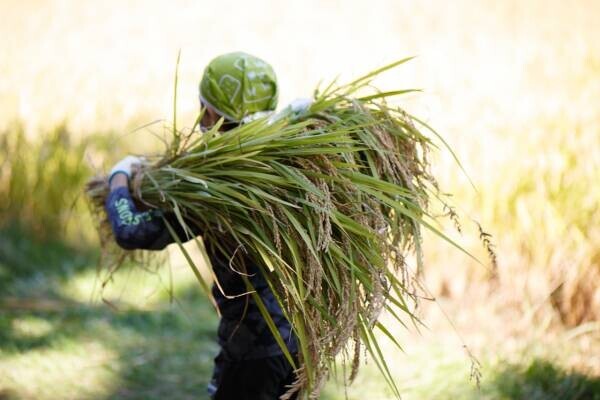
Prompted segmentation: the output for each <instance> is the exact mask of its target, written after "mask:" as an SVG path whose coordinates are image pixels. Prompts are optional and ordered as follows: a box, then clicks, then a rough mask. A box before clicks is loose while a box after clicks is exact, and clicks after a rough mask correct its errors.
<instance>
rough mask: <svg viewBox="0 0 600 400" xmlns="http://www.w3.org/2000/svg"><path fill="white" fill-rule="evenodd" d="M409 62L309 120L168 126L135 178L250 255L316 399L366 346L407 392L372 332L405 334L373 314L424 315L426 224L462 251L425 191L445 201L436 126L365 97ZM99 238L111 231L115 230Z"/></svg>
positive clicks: (305, 394)
mask: <svg viewBox="0 0 600 400" xmlns="http://www.w3.org/2000/svg"><path fill="white" fill-rule="evenodd" d="M405 61H407V60H401V61H399V62H396V63H393V64H390V65H388V66H386V67H383V68H380V69H379V70H377V71H374V72H372V73H369V74H367V75H365V76H363V77H361V78H359V79H357V80H355V81H353V82H351V83H350V84H347V85H341V86H338V85H336V84H335V83H332V84H331V85H329V86H328V87H327V88H325V90H324V91H322V92H319V91H316V92H315V93H316V94H315V96H316V97H315V99H314V103H313V104H312V106H311V107H310V110H309V112H308V113H307V114H306V115H303V116H301V117H287V118H280V119H278V120H275V121H273V120H269V119H267V118H262V119H258V120H255V121H252V122H250V123H248V124H245V125H242V126H239V127H237V128H235V129H232V130H229V131H226V132H221V131H220V130H219V124H217V126H215V127H213V128H212V129H210V130H208V131H207V132H204V133H201V134H200V133H198V132H197V131H194V129H192V132H190V133H182V132H177V131H176V129H174V130H173V140H172V142H171V143H170V145H169V148H168V149H166V151H165V153H164V154H165V155H164V156H162V157H156V158H154V159H150V163H149V164H148V165H145V166H144V167H143V168H142V169H141V170H140V171H139V172H138V173H137V174H136V175H135V177H134V179H132V188H131V189H132V192H133V193H134V195H135V197H136V200H137V201H138V202H139V203H140V204H141V205H144V206H145V207H150V208H160V209H162V210H165V211H167V212H173V213H175V214H176V215H177V217H178V220H179V221H180V223H181V224H182V225H184V226H186V221H193V222H194V223H195V224H197V225H198V226H200V227H201V228H202V229H203V232H204V235H203V240H204V242H205V243H206V244H207V247H211V248H213V249H215V251H217V252H221V253H222V254H223V255H225V256H226V257H228V258H230V259H231V264H232V267H233V268H235V269H236V270H238V271H244V270H245V269H244V266H243V265H240V262H239V260H240V259H239V258H238V257H234V256H232V254H235V252H236V251H238V249H243V250H244V251H245V252H247V253H248V254H249V255H250V256H251V258H252V259H253V260H254V261H255V263H256V265H257V266H258V268H259V270H260V271H261V273H262V274H263V275H264V277H265V278H266V280H267V283H268V284H269V286H270V287H271V289H272V290H273V292H274V294H275V297H276V298H277V301H278V302H279V304H280V305H281V307H282V309H283V311H284V313H285V315H286V317H287V318H288V320H289V321H290V322H291V324H292V326H293V329H294V332H295V334H296V336H297V338H298V341H299V347H300V349H301V350H300V354H299V360H300V364H299V365H297V367H298V368H297V381H296V382H295V384H294V385H293V387H292V389H291V391H290V393H288V394H291V393H292V392H294V391H300V392H301V396H302V398H318V396H319V392H320V388H321V387H322V385H323V383H324V382H325V381H326V379H327V377H328V376H329V374H330V371H331V370H332V368H333V367H334V365H335V361H336V357H337V356H338V355H344V354H348V353H349V354H351V355H350V356H348V357H342V362H343V363H347V364H349V365H348V367H349V368H347V370H349V371H350V375H349V380H350V381H352V379H354V377H355V376H356V374H357V371H358V368H359V361H360V352H361V349H365V350H366V351H367V352H368V353H369V354H370V356H371V358H372V359H373V360H374V362H375V364H376V365H377V366H378V367H379V369H380V371H381V372H382V374H383V376H384V377H385V379H386V381H387V382H388V384H389V385H390V387H391V388H392V390H393V391H394V393H395V394H396V395H398V396H399V390H398V388H397V387H396V386H395V384H394V380H393V377H392V375H391V373H390V370H389V368H388V366H387V364H386V361H385V358H384V355H383V352H382V351H381V348H380V346H379V343H378V341H377V338H376V336H375V334H374V331H375V329H376V328H377V329H378V330H379V331H381V332H382V333H383V334H384V335H386V336H387V337H389V338H390V339H391V340H392V341H393V342H394V343H396V345H398V347H400V345H399V344H398V343H397V341H396V340H395V339H394V337H393V335H392V334H391V333H390V329H388V328H387V327H386V326H384V325H383V323H382V322H380V321H379V320H378V319H379V316H380V314H381V312H382V311H383V310H387V311H388V312H390V313H391V314H392V315H393V316H394V317H395V318H396V319H397V320H398V321H400V322H401V323H403V324H404V322H403V318H402V315H404V316H407V317H408V318H410V319H411V320H412V321H413V323H418V318H417V317H416V316H415V315H414V314H413V313H412V311H411V307H410V306H409V304H410V302H411V301H412V300H415V299H416V297H417V296H416V295H415V293H414V292H413V290H414V289H412V288H411V285H410V282H411V281H412V280H413V279H414V277H412V276H411V274H410V272H409V271H408V269H407V268H406V264H405V259H406V257H407V256H408V255H409V254H410V253H411V252H414V251H416V252H417V254H418V255H419V257H418V259H419V260H420V259H421V256H420V241H421V229H422V228H426V229H430V230H432V231H433V232H434V233H436V234H437V235H438V236H440V237H441V238H442V239H444V240H448V241H449V242H451V243H452V244H454V245H455V246H457V247H458V248H459V249H461V250H462V251H464V250H463V249H462V248H461V247H460V246H459V245H457V244H456V243H455V242H453V241H452V240H451V239H450V238H448V237H447V236H445V235H444V234H443V233H442V232H441V231H439V230H438V229H437V228H435V226H434V221H435V217H434V216H432V215H430V214H429V212H428V208H429V202H430V200H431V199H435V200H436V201H442V200H441V199H440V197H439V196H437V183H436V182H435V179H434V178H433V177H432V175H431V174H430V171H429V163H428V159H427V154H428V152H429V151H430V150H431V148H432V147H433V146H434V145H433V143H432V140H431V139H430V138H429V137H428V136H427V135H426V134H425V132H426V131H428V132H429V133H433V134H434V135H436V136H437V135H438V134H437V133H435V132H434V131H433V130H431V129H429V128H428V126H427V125H426V124H424V123H423V122H421V121H420V120H418V119H416V118H415V117H413V116H411V115H410V114H408V113H406V112H405V111H404V110H402V109H400V108H398V107H393V106H390V105H388V103H387V102H386V99H387V98H388V97H390V96H393V95H399V94H403V93H407V92H409V91H406V90H404V91H403V90H401V91H392V92H377V93H375V94H367V95H362V96H361V95H358V93H362V92H364V91H365V90H368V89H369V88H370V87H371V86H370V82H371V80H372V79H373V78H375V77H376V76H377V75H378V74H379V73H381V72H383V71H385V70H388V69H390V68H393V67H395V66H396V65H399V64H401V63H403V62H405ZM198 120H199V119H198ZM198 120H197V121H198ZM197 121H196V122H197ZM221 122H222V121H221ZM442 142H443V139H442ZM107 194H108V186H107V183H106V178H96V179H94V180H92V181H90V183H89V185H88V195H89V197H90V198H91V200H92V203H93V204H95V205H96V207H97V208H98V209H101V208H102V207H103V204H104V200H105V198H106V196H107ZM452 218H454V215H453V216H452ZM223 237H227V238H229V240H227V241H224V240H223ZM104 238H105V240H104V243H108V242H110V233H109V231H105V235H104ZM177 243H178V245H179V246H180V247H181V242H180V240H179V239H177ZM224 243H227V244H224ZM181 248H182V247H181ZM488 248H490V247H489V246H488ZM182 250H183V248H182ZM186 259H188V262H189V263H190V266H191V267H192V268H193V269H194V270H196V267H195V265H194V262H193V260H191V259H190V257H189V255H186ZM419 264H421V262H419ZM241 276H242V278H243V279H244V280H245V282H246V284H247V285H248V290H249V291H250V292H252V295H253V298H254V300H255V302H256V303H257V305H258V306H259V309H260V310H261V313H262V315H263V317H264V318H265V320H266V322H267V325H268V326H269V328H270V329H271V331H272V333H273V335H274V336H275V338H276V339H277V341H278V342H279V343H280V345H281V347H282V349H283V350H284V352H285V354H286V356H287V357H288V359H289V360H290V362H291V363H292V364H293V360H292V357H291V355H290V354H288V353H287V349H285V346H283V341H282V339H281V337H280V336H279V332H278V331H277V329H275V327H274V324H273V321H272V320H271V318H270V316H269V314H268V313H267V312H266V309H265V308H264V307H261V304H262V303H261V301H260V298H259V297H258V295H256V293H254V291H253V288H252V287H251V284H250V282H249V280H248V279H247V278H246V277H245V276H244V275H243V274H242V275H241ZM201 285H202V286H203V287H204V289H205V290H206V286H205V285H206V283H204V282H201ZM411 299H412V300H411ZM344 370H346V369H345V368H344Z"/></svg>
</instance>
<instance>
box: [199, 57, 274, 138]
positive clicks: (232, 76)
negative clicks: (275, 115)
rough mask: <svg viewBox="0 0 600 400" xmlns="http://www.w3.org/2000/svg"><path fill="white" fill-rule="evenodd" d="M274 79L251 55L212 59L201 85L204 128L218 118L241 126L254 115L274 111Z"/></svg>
mask: <svg viewBox="0 0 600 400" xmlns="http://www.w3.org/2000/svg"><path fill="white" fill-rule="evenodd" d="M277 94H278V93H277V78H276V76H275V72H274V71H273V68H272V67H271V66H270V65H269V64H267V63H266V62H265V61H263V60H261V59H260V58H258V57H254V56H252V55H250V54H246V53H242V52H237V53H228V54H223V55H221V56H218V57H216V58H215V59H213V60H212V61H211V62H210V63H209V64H208V65H207V66H206V69H205V70H204V74H203V76H202V80H201V81H200V102H201V103H202V105H204V106H205V107H206V108H207V111H206V113H205V115H204V118H203V120H202V125H203V126H211V125H213V124H214V123H215V122H216V121H217V120H218V119H219V118H220V117H225V119H226V121H227V122H232V123H235V124H237V123H240V122H241V121H242V119H243V118H245V117H248V116H249V115H251V114H254V113H257V112H265V111H273V110H275V108H276V107H277Z"/></svg>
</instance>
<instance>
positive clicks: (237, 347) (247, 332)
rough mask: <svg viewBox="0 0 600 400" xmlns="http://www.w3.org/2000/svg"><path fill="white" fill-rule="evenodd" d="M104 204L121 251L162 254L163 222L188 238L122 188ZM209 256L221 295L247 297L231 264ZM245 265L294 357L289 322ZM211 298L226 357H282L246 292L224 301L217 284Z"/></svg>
mask: <svg viewBox="0 0 600 400" xmlns="http://www.w3.org/2000/svg"><path fill="white" fill-rule="evenodd" d="M105 206H106V211H107V214H108V218H109V220H110V223H111V225H112V230H113V233H114V236H115V240H116V241H117V243H118V244H119V246H121V247H122V248H124V249H128V250H132V249H146V250H160V249H163V248H165V247H166V246H167V245H168V244H169V243H173V242H174V241H175V240H174V238H173V237H172V236H171V234H170V233H169V230H168V229H167V227H166V225H165V222H164V219H163V218H165V219H166V220H167V221H168V223H169V225H170V226H171V227H172V228H173V229H174V231H175V232H176V233H177V236H178V237H179V238H180V239H181V240H182V241H187V240H189V239H191V238H187V236H186V234H185V232H184V230H183V228H182V227H181V225H180V224H179V223H178V222H177V218H176V217H175V216H174V215H173V214H169V213H162V212H161V211H160V210H151V211H138V210H137V208H136V206H135V204H134V203H133V201H132V199H131V195H130V194H129V190H128V189H127V188H125V187H121V188H117V189H115V190H113V191H112V192H111V193H110V194H109V196H108V198H107V199H106V205H105ZM193 230H194V232H193V233H194V234H196V235H201V233H202V232H201V231H200V230H199V229H197V228H196V227H193ZM207 252H208V256H209V258H210V261H211V263H212V266H213V270H214V272H215V275H216V277H217V279H218V281H219V283H220V285H221V287H222V289H223V292H224V293H225V294H226V295H227V296H235V295H238V294H243V293H246V292H247V290H246V286H245V284H244V281H243V279H242V278H241V276H240V275H239V274H238V273H237V272H235V271H233V270H232V269H231V268H230V266H229V260H228V259H225V257H223V256H221V255H219V254H217V253H216V252H212V251H211V250H210V248H209V247H208V246H207ZM245 264H246V266H247V273H248V274H249V275H250V277H249V280H250V282H251V283H252V285H253V286H254V288H255V289H256V291H257V292H258V294H259V296H260V298H261V299H262V301H263V303H264V304H265V307H266V309H267V310H268V312H269V314H270V315H271V318H272V319H273V321H274V322H275V325H276V326H277V328H278V329H279V332H280V333H281V337H282V338H283V340H284V341H285V342H286V344H287V347H288V349H289V351H290V352H291V353H292V354H293V353H296V352H297V351H298V349H297V343H296V339H295V337H294V335H293V334H292V329H291V326H290V323H289V322H288V321H287V320H286V318H285V317H284V315H283V312H282V311H281V308H280V307H279V304H277V301H276V300H275V297H274V296H273V293H272V292H271V290H270V288H269V286H268V285H267V283H266V281H265V279H264V277H263V276H262V274H261V272H260V271H259V270H258V268H257V267H256V266H255V265H254V264H253V263H252V262H251V261H250V260H246V262H245ZM212 294H213V296H214V298H215V300H216V302H217V306H218V307H219V311H220V312H221V315H222V318H221V321H220V322H219V330H218V339H219V344H220V345H221V348H222V350H223V353H224V354H225V355H226V356H227V357H228V358H229V359H231V360H247V359H254V358H263V357H271V356H276V355H281V354H282V351H281V348H280V347H279V345H278V344H277V342H276V341H275V338H274V337H273V334H272V333H271V331H270V330H269V328H268V327H267V324H266V322H265V321H264V319H263V317H262V315H261V314H260V311H259V310H258V307H257V305H256V304H255V302H254V300H253V299H252V296H251V295H250V294H245V295H242V296H238V297H234V298H227V297H226V296H225V295H223V293H221V290H219V289H218V288H217V286H216V285H213V288H212Z"/></svg>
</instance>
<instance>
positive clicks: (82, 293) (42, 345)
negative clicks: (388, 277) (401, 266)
mask: <svg viewBox="0 0 600 400" xmlns="http://www.w3.org/2000/svg"><path fill="white" fill-rule="evenodd" d="M1 237H2V239H3V240H2V242H1V243H2V244H3V247H2V248H1V251H0V265H1V266H2V268H3V269H4V271H15V270H16V269H17V268H18V269H19V271H20V272H19V273H18V274H14V276H13V275H11V276H12V278H11V279H10V280H9V281H5V280H2V283H3V289H2V292H1V294H0V399H2V400H7V399H14V400H16V399H21V400H24V399H41V400H45V399H127V400H129V399H165V398H168V399H201V400H202V399H207V396H206V390H205V387H206V383H207V381H208V379H209V377H210V374H211V370H212V358H213V357H214V356H215V355H216V352H217V346H216V341H215V340H216V324H217V318H216V315H215V313H214V311H213V310H212V307H211V306H210V304H209V303H208V302H207V301H206V299H205V298H204V297H203V296H202V295H201V294H200V291H199V289H198V288H197V286H196V283H195V281H194V277H193V276H192V274H191V272H190V271H189V270H188V269H187V268H186V266H185V265H183V264H182V265H177V264H175V265H174V266H173V269H172V271H173V275H172V277H173V278H172V281H171V282H172V284H170V283H169V282H170V281H169V269H168V268H167V267H165V268H163V269H162V270H160V271H159V272H158V273H152V272H146V271H143V270H141V269H140V268H133V267H132V266H131V265H127V266H125V267H124V270H123V271H120V272H119V273H118V274H117V275H116V276H115V281H114V282H113V283H111V284H110V285H109V286H108V287H107V288H106V289H105V290H104V292H103V296H104V297H105V298H106V299H107V300H109V301H110V302H111V304H112V305H113V306H115V307H116V308H117V309H116V310H115V309H113V308H112V307H111V306H108V305H107V304H105V303H103V302H102V301H100V296H99V295H98V290H97V289H98V282H97V278H96V272H95V265H96V254H95V253H94V252H93V251H89V252H85V251H82V250H74V249H73V248H72V247H70V246H67V245H64V244H60V243H59V242H54V243H52V242H36V241H33V240H31V239H29V238H28V236H26V235H25V233H24V231H23V230H16V229H13V230H9V231H6V230H5V231H2V233H1ZM11 246H14V247H15V249H12V250H11V249H10V247H11ZM17 248H18V249H20V250H24V251H23V252H22V253H21V254H22V255H28V254H29V256H26V257H22V258H20V259H19V260H18V262H17V261H16V258H15V257H7V255H10V254H15V253H14V252H15V251H16V249H17ZM7 249H8V250H9V251H7ZM11 251H12V253H11ZM40 254H48V255H49V256H48V258H47V262H46V263H45V264H44V259H43V258H41V256H40ZM94 288H96V290H94ZM171 295H172V296H173V297H174V299H175V300H171V297H172V296H171ZM399 332H402V328H400V329H399ZM443 335H444V333H436V332H430V333H429V336H432V337H433V341H428V340H420V339H419V340H415V339H414V337H413V339H412V341H411V343H406V341H405V343H406V344H407V353H406V354H402V353H399V352H397V351H396V352H391V351H390V352H387V354H388V361H389V363H390V367H391V368H392V373H393V375H394V376H395V377H396V380H397V383H398V386H399V387H400V390H401V392H402V394H403V398H404V399H407V400H411V399H415V400H416V399H433V400H436V399H439V400H443V399H450V398H452V399H464V400H475V399H502V400H521V399H522V400H525V399H534V400H535V399H556V400H558V399H561V400H562V399H566V400H589V399H591V400H594V399H599V398H600V378H599V377H594V376H593V375H585V374H582V373H579V372H575V371H571V370H570V369H568V368H566V367H565V366H564V359H565V357H567V356H569V354H567V352H566V350H565V349H564V348H558V347H557V348H553V347H549V346H543V345H538V346H530V345H529V344H528V342H527V341H528V340H531V338H521V340H520V342H519V343H520V345H519V346H517V347H515V348H514V349H512V350H506V349H500V348H495V347H491V348H488V349H486V350H485V351H482V353H481V354H478V357H480V358H481V361H482V367H481V371H482V373H483V380H482V383H481V389H480V390H478V389H477V388H476V386H475V384H474V383H473V382H470V381H469V367H470V364H469V361H468V359H467V358H466V357H465V356H464V354H463V353H462V351H461V348H460V346H453V345H447V344H444V343H443V342H441V341H440V339H441V338H442V337H443ZM383 341H385V339H383ZM382 343H383V342H382ZM347 395H348V399H350V400H353V399H356V400H357V399H365V398H369V399H374V400H377V399H386V400H387V399H392V398H393V395H392V393H391V392H390V390H389V388H388V387H387V385H386V383H385V381H384V379H383V378H382V377H381V375H380V374H379V373H378V371H377V369H376V367H375V366H374V365H373V364H372V363H369V364H368V365H367V366H366V368H363V370H362V372H361V373H360V374H359V376H358V377H357V379H356V381H355V383H354V384H353V385H352V386H351V387H350V388H348V389H347ZM321 398H322V399H324V400H342V399H344V398H345V390H344V389H343V386H341V385H339V384H336V383H335V382H330V383H329V384H328V385H326V388H325V390H324V392H323V394H322V397H321Z"/></svg>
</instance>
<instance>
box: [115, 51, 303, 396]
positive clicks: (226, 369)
mask: <svg viewBox="0 0 600 400" xmlns="http://www.w3.org/2000/svg"><path fill="white" fill-rule="evenodd" d="M277 94H278V93H277V80H276V77H275V73H274V72H273V69H272V68H271V66H270V65H269V64H267V63H266V62H264V61H263V60H261V59H259V58H257V57H254V56H251V55H249V54H245V53H230V54H224V55H221V56H219V57H217V58H215V59H214V60H212V61H211V62H210V63H209V64H208V66H207V67H206V69H205V71H204V75H203V76H202V80H201V82H200V102H201V105H202V106H204V107H205V108H206V112H205V114H204V116H203V118H202V121H201V128H202V129H203V130H204V129H207V128H210V127H211V126H212V125H214V124H215V123H216V122H217V121H218V120H219V119H220V118H221V117H223V118H224V119H225V123H224V124H223V126H222V128H221V129H223V130H227V129H231V128H233V127H235V126H238V125H239V124H240V123H242V122H243V120H244V118H250V119H251V118H252V115H255V114H256V113H265V112H272V111H273V110H275V108H276V106H277ZM301 107H306V102H304V103H302V105H301ZM139 163H141V160H140V159H139V158H137V157H134V156H128V157H126V158H124V159H123V160H121V161H120V162H119V163H117V164H116V165H115V166H114V167H113V169H112V171H111V174H110V177H109V185H110V190H111V191H110V195H109V196H108V198H107V201H106V211H107V213H108V216H109V220H110V222H111V225H112V229H113V232H114V236H115V239H116V241H117V243H118V244H119V245H120V246H121V247H123V248H125V249H147V250H160V249H163V248H164V247H165V246H166V245H168V244H169V243H172V242H173V241H174V239H173V238H172V237H171V235H170V233H169V231H168V229H167V228H166V226H165V223H164V221H163V218H162V216H164V217H165V218H166V219H167V221H169V224H170V225H171V226H172V227H174V228H175V231H176V233H177V235H178V236H179V237H180V238H181V239H182V240H188V239H190V238H188V237H186V234H185V233H184V231H183V228H182V227H181V226H180V224H179V223H178V222H177V219H176V218H175V217H174V216H173V215H172V214H169V213H163V212H162V211H160V210H151V211H144V212H141V211H138V210H137V209H136V207H135V205H134V203H133V201H132V198H131V194H130V193H129V189H128V179H129V178H131V170H132V166H133V165H135V164H139ZM190 227H191V228H192V230H193V231H194V233H195V234H198V235H200V234H201V233H202V232H201V231H200V229H198V227H197V226H195V225H194V224H193V221H192V222H190ZM222 244H223V245H225V246H227V248H228V249H229V248H230V249H231V254H232V255H233V253H234V251H235V244H234V241H233V239H232V238H230V237H223V241H222ZM207 251H208V253H209V257H210V259H211V263H212V266H213V268H214V272H215V275H216V277H217V279H218V281H219V283H220V286H221V289H222V291H221V290H219V289H218V288H217V287H216V286H215V285H213V288H212V294H213V296H214V298H215V300H216V302H217V305H218V307H219V311H220V313H221V316H222V318H221V320H220V322H219V328H218V342H219V345H220V348H221V349H220V352H219V354H218V356H217V357H216V358H215V367H214V373H213V377H212V380H211V382H210V384H209V386H208V391H209V394H210V396H211V398H212V399H215V400H222V399H227V400H229V399H236V400H244V399H248V400H263V399H264V400H273V399H277V398H279V396H281V395H282V394H284V393H285V392H286V391H287V388H286V386H287V385H290V384H291V383H292V382H293V381H294V378H295V374H294V371H293V368H292V366H291V365H290V364H289V362H288V361H287V359H286V358H285V356H284V355H283V352H282V350H281V348H280V347H279V345H278V344H277V342H276V341H275V338H274V337H273V334H272V333H271V331H270V330H269V328H268V327H267V324H266V323H265V321H264V319H263V317H262V315H261V314H260V312H259V310H258V307H257V305H256V304H255V303H254V301H253V299H252V296H251V295H250V294H244V293H246V292H247V290H246V287H245V284H244V281H243V280H242V278H241V276H240V275H239V274H238V273H237V272H234V271H233V270H232V269H231V268H230V266H229V258H227V257H223V256H222V255H221V254H219V253H218V252H216V251H214V250H213V249H210V248H207ZM239 253H242V252H238V254H239ZM241 256H242V257H247V256H244V255H241ZM244 262H245V265H246V266H247V271H246V272H247V274H248V275H250V277H249V279H250V282H251V283H252V285H253V286H254V288H255V289H256V291H257V292H258V294H259V295H260V298H261V299H262V301H263V302H264V304H265V306H266V308H267V310H268V312H269V314H270V315H271V317H272V318H273V321H274V322H275V325H276V326H277V328H278V330H279V332H280V334H281V337H282V338H283V339H284V341H285V343H286V345H287V348H288V350H289V352H290V354H293V355H295V354H296V353H297V352H298V348H297V343H296V339H295V337H294V335H293V333H292V330H291V326H290V323H289V322H288V321H287V320H286V318H285V317H284V315H283V312H282V311H281V308H280V307H279V305H278V304H277V301H276V300H275V297H274V296H273V293H272V292H271V290H270V289H269V287H268V285H267V283H266V282H265V280H264V278H263V277H262V275H261V273H260V272H259V270H258V268H257V267H256V266H255V265H253V262H252V261H251V260H250V259H245V260H244Z"/></svg>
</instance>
